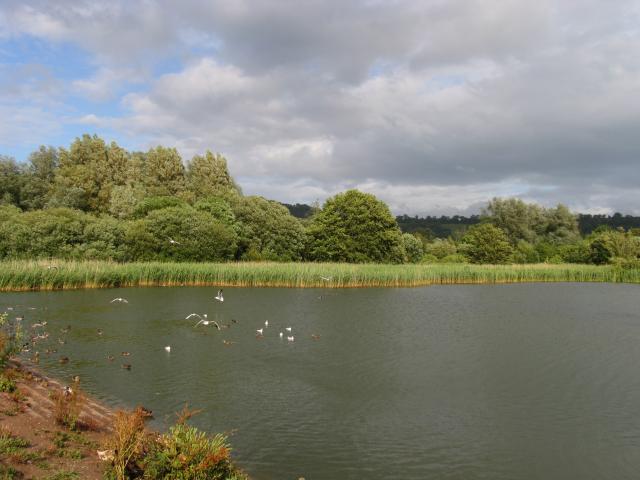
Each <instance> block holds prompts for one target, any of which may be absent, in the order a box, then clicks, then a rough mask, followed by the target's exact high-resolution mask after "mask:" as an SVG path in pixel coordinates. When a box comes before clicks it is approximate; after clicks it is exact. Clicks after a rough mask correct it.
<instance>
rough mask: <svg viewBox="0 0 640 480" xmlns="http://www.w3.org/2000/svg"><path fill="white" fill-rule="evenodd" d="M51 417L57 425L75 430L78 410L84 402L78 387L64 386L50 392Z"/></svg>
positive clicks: (77, 422)
mask: <svg viewBox="0 0 640 480" xmlns="http://www.w3.org/2000/svg"><path fill="white" fill-rule="evenodd" d="M51 399H52V400H53V417H54V419H55V421H56V423H58V424H59V425H62V426H64V427H67V428H69V429H70V430H76V429H77V428H78V427H79V426H80V424H79V419H80V411H81V410H82V405H83V404H84V395H83V394H82V392H81V391H80V389H79V387H77V386H76V387H74V388H73V389H71V388H66V389H64V390H62V391H56V392H52V393H51Z"/></svg>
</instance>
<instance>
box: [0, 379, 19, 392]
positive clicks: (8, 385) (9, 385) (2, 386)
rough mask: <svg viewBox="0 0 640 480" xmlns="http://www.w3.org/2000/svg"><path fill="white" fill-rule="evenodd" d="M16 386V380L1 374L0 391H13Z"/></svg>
mask: <svg viewBox="0 0 640 480" xmlns="http://www.w3.org/2000/svg"><path fill="white" fill-rule="evenodd" d="M16 388H17V387H16V382H14V381H13V380H11V379H10V378H7V377H5V376H4V375H0V392H6V393H13V392H15V390H16Z"/></svg>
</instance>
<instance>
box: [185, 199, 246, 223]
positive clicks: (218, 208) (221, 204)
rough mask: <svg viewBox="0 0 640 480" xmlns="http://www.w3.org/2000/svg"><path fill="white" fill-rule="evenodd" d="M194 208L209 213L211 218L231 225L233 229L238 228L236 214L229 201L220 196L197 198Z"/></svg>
mask: <svg viewBox="0 0 640 480" xmlns="http://www.w3.org/2000/svg"><path fill="white" fill-rule="evenodd" d="M193 207H194V208H195V209H196V210H200V211H203V212H207V213H209V214H210V215H211V216H212V217H213V218H215V219H216V220H218V221H219V222H222V223H224V224H225V225H227V226H229V227H232V228H233V229H234V230H238V229H239V225H238V222H237V220H236V215H235V214H234V213H233V209H232V208H231V205H229V202H227V201H226V200H225V199H223V198H220V197H208V198H205V199H202V200H199V201H197V202H196V203H195V205H194V206H193Z"/></svg>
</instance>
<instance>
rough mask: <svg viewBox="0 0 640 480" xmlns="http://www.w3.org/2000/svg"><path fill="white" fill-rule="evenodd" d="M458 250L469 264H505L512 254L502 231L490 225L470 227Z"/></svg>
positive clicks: (511, 249)
mask: <svg viewBox="0 0 640 480" xmlns="http://www.w3.org/2000/svg"><path fill="white" fill-rule="evenodd" d="M460 250H461V251H462V253H464V255H466V256H467V258H468V259H469V261H470V262H471V263H494V264H497V263H507V262H508V261H509V260H510V258H511V254H512V253H513V248H512V247H511V245H510V244H509V240H508V238H507V236H506V234H505V233H504V231H503V230H502V229H500V228H498V227H496V226H495V225H492V224H490V223H483V224H480V225H475V226H473V227H471V228H470V229H469V230H468V231H467V233H466V234H465V235H464V237H462V244H461V245H460Z"/></svg>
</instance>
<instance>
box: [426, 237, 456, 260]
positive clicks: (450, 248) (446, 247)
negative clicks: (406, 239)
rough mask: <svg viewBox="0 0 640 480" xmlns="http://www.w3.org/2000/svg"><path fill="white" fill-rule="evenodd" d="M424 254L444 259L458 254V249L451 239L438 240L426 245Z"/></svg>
mask: <svg viewBox="0 0 640 480" xmlns="http://www.w3.org/2000/svg"><path fill="white" fill-rule="evenodd" d="M423 248H424V253H426V254H429V255H433V256H434V257H436V258H444V257H446V256H448V255H454V254H456V253H457V252H458V248H457V247H456V244H455V242H454V241H453V240H451V239H450V238H447V239H444V240H443V239H441V238H436V239H435V240H434V241H433V242H430V243H426V244H425V245H424V247H423Z"/></svg>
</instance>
